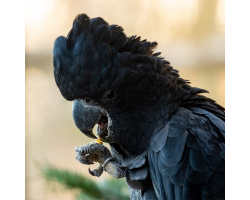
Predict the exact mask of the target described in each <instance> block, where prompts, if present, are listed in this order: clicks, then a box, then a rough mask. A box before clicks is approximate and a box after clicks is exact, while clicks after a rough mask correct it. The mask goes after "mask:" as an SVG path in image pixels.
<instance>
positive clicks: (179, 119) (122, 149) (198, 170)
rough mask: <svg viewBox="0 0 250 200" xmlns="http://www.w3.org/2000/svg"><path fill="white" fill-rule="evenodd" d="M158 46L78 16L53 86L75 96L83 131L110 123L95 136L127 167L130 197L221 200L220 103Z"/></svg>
mask: <svg viewBox="0 0 250 200" xmlns="http://www.w3.org/2000/svg"><path fill="white" fill-rule="evenodd" d="M156 46H157V43H156V42H148V41H146V40H141V39H140V37H137V36H132V37H127V36H126V35H125V34H124V32H123V29H122V28H121V27H120V26H118V25H109V24H108V23H107V22H105V21H104V20H103V19H102V18H100V17H98V18H93V19H90V18H89V17H88V16H87V15H85V14H81V15H78V16H77V17H76V18H75V20H74V23H73V27H72V29H71V30H70V32H69V34H68V36H67V38H65V37H63V36H61V37H59V38H57V39H56V41H55V44H54V50H53V55H54V57H53V64H54V76H55V81H56V84H57V86H58V88H59V90H60V92H61V94H62V95H63V97H64V98H65V99H67V100H74V103H75V104H74V106H73V109H75V110H74V112H73V114H74V116H73V117H74V120H75V123H76V125H77V127H78V128H79V129H80V130H81V131H82V132H83V133H84V134H86V135H88V136H89V137H95V136H94V135H93V134H92V128H93V126H94V124H96V123H99V124H100V123H101V121H102V120H103V121H105V120H106V123H108V128H107V133H106V135H105V134H104V135H101V133H102V134H103V132H101V133H98V134H99V137H101V139H102V140H103V141H104V142H108V143H109V144H110V147H111V152H112V156H113V157H115V158H116V159H117V162H118V163H119V164H120V165H123V166H126V167H127V168H126V169H127V171H126V181H127V183H128V186H129V190H130V196H131V199H161V200H162V199H224V198H225V194H224V193H225V113H224V108H223V107H222V106H220V105H218V104H217V103H216V102H215V101H214V100H212V99H210V98H207V97H205V96H202V95H201V93H207V91H206V90H203V89H200V88H197V87H191V86H190V85H189V83H190V82H189V81H188V80H185V79H182V78H180V77H179V73H178V70H175V69H173V67H172V66H171V65H170V62H168V61H166V60H164V58H162V57H159V56H160V53H159V52H157V53H154V48H155V47H156Z"/></svg>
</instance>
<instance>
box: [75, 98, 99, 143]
mask: <svg viewBox="0 0 250 200" xmlns="http://www.w3.org/2000/svg"><path fill="white" fill-rule="evenodd" d="M72 114H73V119H74V122H75V124H76V126H77V128H78V129H79V130H80V131H81V132H82V133H83V134H85V135H86V136H88V137H90V138H94V139H97V138H96V136H95V135H94V134H93V131H92V130H93V128H94V126H95V124H96V123H98V120H99V119H100V117H101V110H100V108H99V107H97V106H92V105H89V104H87V103H85V102H84V101H82V100H80V99H75V100H74V101H73V105H72Z"/></svg>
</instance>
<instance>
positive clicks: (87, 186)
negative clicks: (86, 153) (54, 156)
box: [40, 165, 129, 200]
mask: <svg viewBox="0 0 250 200" xmlns="http://www.w3.org/2000/svg"><path fill="white" fill-rule="evenodd" d="M40 170H41V172H42V174H43V176H44V177H45V179H46V180H48V181H56V182H58V183H60V184H62V185H64V186H66V187H67V188H68V189H79V191H80V193H79V194H78V195H76V199H77V200H83V199H84V200H106V199H109V200H117V199H120V200H129V191H128V187H127V185H126V183H125V181H124V179H115V178H111V179H107V180H104V181H101V182H97V183H96V182H94V181H92V180H91V179H89V178H86V177H85V176H83V175H81V174H79V173H76V172H71V171H69V170H65V169H58V168H56V167H54V166H51V165H48V166H46V167H43V168H41V169H40Z"/></svg>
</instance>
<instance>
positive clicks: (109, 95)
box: [107, 90, 115, 100]
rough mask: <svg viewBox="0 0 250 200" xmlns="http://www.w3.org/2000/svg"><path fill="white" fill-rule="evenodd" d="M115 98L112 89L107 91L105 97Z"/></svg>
mask: <svg viewBox="0 0 250 200" xmlns="http://www.w3.org/2000/svg"><path fill="white" fill-rule="evenodd" d="M114 98H115V92H114V91H113V90H110V91H108V92H107V99H109V100H112V99H114Z"/></svg>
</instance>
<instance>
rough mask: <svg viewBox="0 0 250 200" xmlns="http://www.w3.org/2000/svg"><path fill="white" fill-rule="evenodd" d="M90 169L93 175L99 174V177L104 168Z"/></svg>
mask: <svg viewBox="0 0 250 200" xmlns="http://www.w3.org/2000/svg"><path fill="white" fill-rule="evenodd" d="M88 170H89V173H90V174H91V175H92V176H97V177H100V176H101V175H102V173H103V169H102V168H101V169H94V170H93V171H91V169H90V167H89V168H88Z"/></svg>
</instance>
